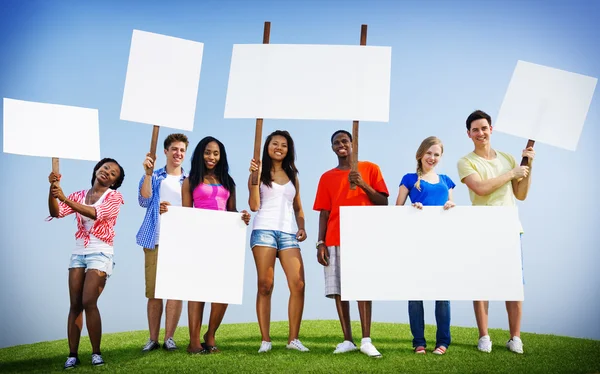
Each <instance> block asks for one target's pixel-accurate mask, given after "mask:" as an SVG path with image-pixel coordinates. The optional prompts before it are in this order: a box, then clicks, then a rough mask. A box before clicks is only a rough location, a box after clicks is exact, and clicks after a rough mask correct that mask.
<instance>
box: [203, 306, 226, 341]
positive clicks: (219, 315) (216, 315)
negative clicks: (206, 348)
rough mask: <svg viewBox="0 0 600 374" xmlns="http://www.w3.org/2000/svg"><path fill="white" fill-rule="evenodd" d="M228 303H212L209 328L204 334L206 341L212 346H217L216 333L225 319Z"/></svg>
mask: <svg viewBox="0 0 600 374" xmlns="http://www.w3.org/2000/svg"><path fill="white" fill-rule="evenodd" d="M228 306H229V305H228V304H219V303H212V304H210V319H209V320H208V330H207V331H206V333H205V334H204V342H205V343H206V344H208V345H210V346H213V347H214V346H215V345H216V343H215V335H216V333H217V330H218V329H219V326H221V322H222V321H223V317H224V316H225V311H227V307H228Z"/></svg>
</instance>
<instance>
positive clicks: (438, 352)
mask: <svg viewBox="0 0 600 374" xmlns="http://www.w3.org/2000/svg"><path fill="white" fill-rule="evenodd" d="M445 353H446V347H444V346H443V345H440V346H439V347H437V348H436V349H435V350H434V351H433V354H434V355H443V354H445Z"/></svg>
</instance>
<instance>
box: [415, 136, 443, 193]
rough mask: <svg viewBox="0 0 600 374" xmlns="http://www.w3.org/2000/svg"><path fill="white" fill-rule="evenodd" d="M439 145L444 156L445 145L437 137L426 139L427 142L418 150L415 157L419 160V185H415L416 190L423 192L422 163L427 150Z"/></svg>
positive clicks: (424, 141)
mask: <svg viewBox="0 0 600 374" xmlns="http://www.w3.org/2000/svg"><path fill="white" fill-rule="evenodd" d="M438 144H439V146H440V147H441V148H442V154H443V153H444V144H442V141H441V140H440V139H439V138H437V137H435V136H430V137H428V138H425V140H423V141H422V142H421V145H420V146H419V149H417V154H416V156H415V157H416V159H417V183H415V188H416V189H417V190H419V191H421V177H422V176H423V164H422V163H421V159H422V158H423V156H425V152H427V150H428V149H429V148H431V146H434V145H438Z"/></svg>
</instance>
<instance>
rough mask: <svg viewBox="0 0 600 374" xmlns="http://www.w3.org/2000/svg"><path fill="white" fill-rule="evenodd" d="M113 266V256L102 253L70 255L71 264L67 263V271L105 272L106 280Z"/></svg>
mask: <svg viewBox="0 0 600 374" xmlns="http://www.w3.org/2000/svg"><path fill="white" fill-rule="evenodd" d="M114 266H115V263H114V262H113V255H112V254H111V253H102V252H98V253H90V254H87V255H71V262H70V263H69V269H73V268H85V271H88V270H90V269H96V270H100V271H102V272H105V273H106V279H108V278H109V277H110V276H111V274H112V271H113V267H114Z"/></svg>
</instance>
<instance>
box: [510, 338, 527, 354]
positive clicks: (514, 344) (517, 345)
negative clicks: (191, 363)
mask: <svg viewBox="0 0 600 374" xmlns="http://www.w3.org/2000/svg"><path fill="white" fill-rule="evenodd" d="M506 348H508V350H509V351H511V352H515V353H521V354H522V353H523V341H522V340H521V338H519V337H518V336H513V337H512V339H510V340H509V341H507V342H506Z"/></svg>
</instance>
